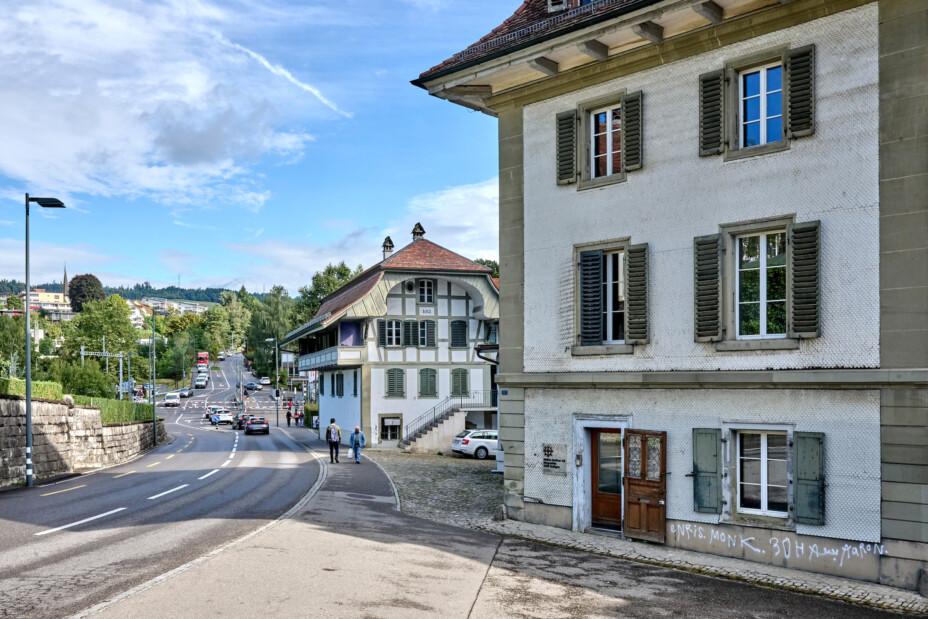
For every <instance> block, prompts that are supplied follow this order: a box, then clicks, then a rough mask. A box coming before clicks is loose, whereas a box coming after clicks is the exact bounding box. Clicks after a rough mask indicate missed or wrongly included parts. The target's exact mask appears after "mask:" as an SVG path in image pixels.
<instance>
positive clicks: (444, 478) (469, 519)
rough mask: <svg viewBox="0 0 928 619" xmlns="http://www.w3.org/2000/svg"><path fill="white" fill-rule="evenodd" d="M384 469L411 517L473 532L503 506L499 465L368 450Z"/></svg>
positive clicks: (448, 457) (491, 462)
mask: <svg viewBox="0 0 928 619" xmlns="http://www.w3.org/2000/svg"><path fill="white" fill-rule="evenodd" d="M364 455H366V456H368V457H369V458H371V459H372V460H374V461H375V462H377V463H378V464H379V465H380V466H382V467H383V468H384V470H385V471H386V472H387V474H388V475H389V476H390V478H391V479H392V480H393V483H394V484H395V485H396V489H397V492H398V493H399V495H400V503H401V505H402V510H403V511H404V512H406V513H407V514H412V515H414V516H420V517H422V518H428V519H429V520H435V521H437V522H444V523H446V524H453V525H457V526H459V527H460V526H463V527H468V528H478V525H480V524H482V523H484V522H485V521H488V520H490V519H492V517H493V514H494V513H495V512H496V508H497V507H499V506H500V505H502V503H503V476H502V474H501V473H493V472H492V471H493V469H495V468H496V460H493V459H488V460H474V459H472V458H462V457H457V456H454V457H451V456H428V455H423V454H408V453H405V452H402V451H374V450H367V451H365V452H364Z"/></svg>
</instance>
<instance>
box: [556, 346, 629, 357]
mask: <svg viewBox="0 0 928 619" xmlns="http://www.w3.org/2000/svg"><path fill="white" fill-rule="evenodd" d="M634 352H635V347H634V346H632V345H631V344H604V345H602V346H574V347H572V348H571V349H570V354H571V355H573V356H574V357H593V356H597V355H630V354H632V353H634Z"/></svg>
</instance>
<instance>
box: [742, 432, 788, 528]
mask: <svg viewBox="0 0 928 619" xmlns="http://www.w3.org/2000/svg"><path fill="white" fill-rule="evenodd" d="M745 434H760V435H761V441H760V462H761V466H760V506H761V508H760V509H753V508H750V507H741V437H742V436H744V435H745ZM771 434H776V435H778V436H783V437H784V438H785V439H786V486H785V489H786V503H787V505H786V511H785V512H779V511H774V510H770V509H768V508H767V488H768V487H769V484H768V480H767V466H766V464H767V460H768V458H767V436H769V435H771ZM735 438H736V444H735V480H736V481H735V484H736V485H735V509H736V510H737V512H738V513H739V514H753V515H757V516H770V517H773V518H784V519H785V518H789V506H790V504H791V503H792V497H791V496H790V492H789V481H790V477H791V474H790V469H789V456H790V451H791V450H792V447H791V446H790V433H789V432H787V431H786V430H785V429H777V430H770V429H753V428H741V429H738V430H735Z"/></svg>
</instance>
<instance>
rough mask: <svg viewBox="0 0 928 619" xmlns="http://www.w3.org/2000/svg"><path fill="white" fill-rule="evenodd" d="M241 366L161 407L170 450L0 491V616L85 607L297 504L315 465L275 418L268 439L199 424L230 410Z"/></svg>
mask: <svg viewBox="0 0 928 619" xmlns="http://www.w3.org/2000/svg"><path fill="white" fill-rule="evenodd" d="M240 363H241V357H240V356H236V357H233V358H230V359H228V360H226V361H225V362H223V363H222V364H221V369H220V370H218V371H216V370H214V371H212V373H211V380H210V384H209V386H208V388H207V389H204V390H197V391H196V395H195V396H194V397H191V398H188V399H186V400H184V403H183V406H182V407H181V408H177V409H165V408H162V407H160V406H159V414H160V415H161V416H163V417H164V418H165V423H166V430H167V432H168V434H169V435H171V436H172V437H173V440H172V442H171V443H169V444H167V445H163V446H161V447H159V448H158V449H155V450H154V451H152V452H150V453H148V454H146V455H145V456H143V457H141V458H138V459H136V460H134V461H132V462H129V463H127V464H124V465H121V466H118V467H115V468H110V469H106V470H103V471H98V472H95V473H92V474H88V475H82V476H79V477H76V478H72V479H70V480H67V481H65V482H61V483H58V484H54V485H45V486H39V487H35V488H32V489H18V490H12V491H7V492H3V493H0V617H59V616H62V615H66V614H68V613H71V612H76V611H78V610H81V609H83V608H86V607H88V606H91V605H93V604H95V603H98V602H100V601H101V600H104V599H107V598H108V597H109V596H111V595H113V594H115V593H118V592H121V591H124V590H126V589H128V588H130V587H132V586H134V585H136V584H138V583H140V582H144V581H146V580H148V579H150V578H152V577H153V576H156V575H159V574H162V573H164V572H166V571H168V570H171V569H173V568H175V567H177V566H179V565H182V564H184V563H186V562H188V561H190V560H191V559H193V558H195V557H198V556H201V555H203V554H204V553H206V552H208V551H209V550H211V549H213V548H216V547H219V546H221V545H223V544H224V543H227V542H228V541H231V540H233V539H236V538H238V537H241V536H242V535H244V534H246V533H247V532H250V531H253V530H255V529H257V528H259V527H261V526H262V525H264V524H266V523H267V522H269V521H271V520H273V519H275V518H277V517H278V516H279V515H280V514H282V513H284V512H285V511H287V509H289V508H290V507H291V506H292V505H293V504H295V503H296V502H297V501H298V500H299V499H300V498H301V497H302V496H303V495H304V494H306V492H307V491H308V490H309V489H310V487H311V486H312V485H313V484H314V483H315V481H316V480H317V478H318V476H319V474H320V468H319V465H318V464H317V463H316V461H315V459H314V458H313V456H312V455H311V454H310V453H308V451H307V450H306V449H305V448H304V447H303V446H301V445H299V444H298V443H296V442H295V441H293V440H292V439H291V438H290V437H289V436H287V435H285V434H284V433H282V432H279V431H278V430H277V429H276V428H275V426H274V416H273V410H271V411H270V412H271V414H270V415H268V417H269V421H271V433H270V435H269V436H264V435H254V436H244V434H243V433H242V432H240V431H234V430H231V429H229V428H228V427H227V426H226V427H223V428H218V429H217V428H214V427H212V425H211V424H210V423H209V422H208V421H206V420H205V419H204V407H205V405H206V404H212V403H222V402H229V401H231V400H232V396H233V392H234V387H235V382H236V379H235V377H234V375H235V371H236V366H237V365H238V364H240ZM211 365H213V364H211ZM252 403H254V402H252ZM271 404H272V405H273V401H271ZM253 408H254V406H252V407H251V408H250V409H249V410H252V409H253ZM262 412H264V411H262Z"/></svg>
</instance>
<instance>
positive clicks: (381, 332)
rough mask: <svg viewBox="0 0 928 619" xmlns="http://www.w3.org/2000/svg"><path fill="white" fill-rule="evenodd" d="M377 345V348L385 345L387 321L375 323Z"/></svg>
mask: <svg viewBox="0 0 928 619" xmlns="http://www.w3.org/2000/svg"><path fill="white" fill-rule="evenodd" d="M377 344H378V346H386V345H387V321H386V320H378V321H377Z"/></svg>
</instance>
